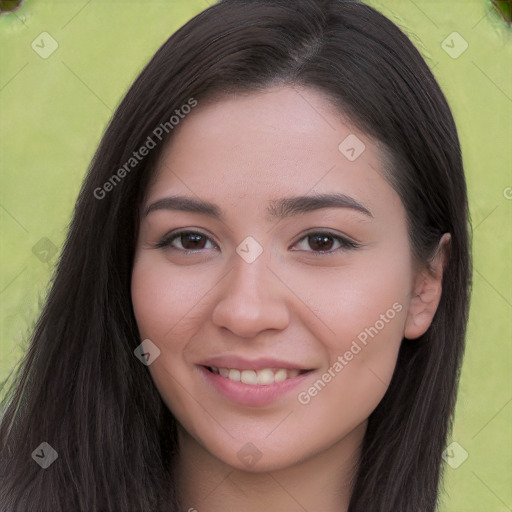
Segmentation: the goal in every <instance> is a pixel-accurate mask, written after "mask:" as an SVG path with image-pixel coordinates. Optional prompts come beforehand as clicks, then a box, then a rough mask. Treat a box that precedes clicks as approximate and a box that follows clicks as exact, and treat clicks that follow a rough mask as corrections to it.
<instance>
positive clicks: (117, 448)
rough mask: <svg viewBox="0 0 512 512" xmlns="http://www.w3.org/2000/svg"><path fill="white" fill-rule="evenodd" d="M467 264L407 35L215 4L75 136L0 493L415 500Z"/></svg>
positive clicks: (126, 501)
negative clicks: (70, 178) (83, 164)
mask: <svg viewBox="0 0 512 512" xmlns="http://www.w3.org/2000/svg"><path fill="white" fill-rule="evenodd" d="M470 266H471V261H470V256H469V241H468V213H467V198H466V186H465V180H464V174H463V168H462V160H461V155H460V147H459V142H458V137H457V132H456V128H455V124H454V121H453V118H452V115H451V113H450V109H449V107H448V105H447V103H446V100H445V98H444V96H443V94H442V92H441V90H440V89H439V86H438V85H437V83H436V81H435V79H434V77H433V75H432V73H431V72H430V70H429V69H428V67H427V65H426V64H425V62H424V60H423V59H422V57H421V56H420V54H419V53H418V51H417V50H416V49H415V48H414V46H413V45H412V44H411V42H410V41H409V40H408V39H407V37H406V36H405V35H404V34H403V33H402V32H401V31H400V30H399V29H398V28H397V27H396V26H395V25H394V24H393V23H391V22H390V21H389V20H388V19H386V18H385V17H384V16H382V15H381V14H379V13H378V12H377V11H375V10H373V9H372V8H370V7H368V6H366V5H364V4H362V3H360V2H357V1H343V0H299V1H297V0H294V1H292V0H258V1H250V0H223V1H221V2H220V3H219V4H217V5H215V6H212V7H211V8H209V9H207V10H206V11H204V12H203V13H201V14H200V15H199V16H197V17H196V18H194V19H193V20H191V21H190V22H189V23H188V24H187V25H185V26H184V27H183V28H182V29H180V30H179V31H178V32H177V33H176V34H174V35H173V36H172V37H171V38H170V39H169V40H168V41H167V42H166V43H165V44H164V45H163V46H162V47H161V48H160V50H159V51H158V52H157V53H156V55H155V56H154V57H153V59H152V60H151V61H150V63H149V64H148V65H147V67H146V68H145V69H144V70H143V72H142V73H141V75H140V76H139V77H138V79H137V80H136V81H135V83H134V84H133V86H132V88H131V89H130V90H129V92H128V94H127V95H126V97H125V98H124V100H123V101H122V102H121V104H120V106H119V108H118V109H117V111H116V113H115V115H114V117H113V119H112V121H111V123H110V125H109V127H108V129H107V131H106V133H105V135H104V137H103V140H102V141H101V144H100V146H99V149H98V151H97V153H96V155H95V157H94V160H93V162H92V164H91V167H90V170H89V173H88V175H87V178H86V180H85V182H84V184H83V187H82V190H81V193H80V196H79V198H78V201H77V205H76V210H75V214H74V219H73V222H72V224H71V227H70V231H69V235H68V238H67V240H66V243H65V246H64V248H63V252H62V256H61V259H60V261H59V265H58V268H57V272H56V275H55V279H54V283H53V286H52V290H51V293H50V295H49V297H48V300H47V303H46V305H45V308H44V310H43V313H42V315H41V317H40V320H39V322H38V325H37V327H36V330H35V332H34V335H33V339H32V343H31V346H30V350H29V352H28V354H27V356H26V358H25V361H24V362H23V364H22V366H21V368H20V372H19V376H18V380H17V382H16V384H15V386H14V388H13V391H12V394H11V395H10V396H9V397H8V403H7V406H6V410H5V413H4V415H3V419H2V423H1V427H0V440H1V463H0V464H1V465H0V476H1V482H2V483H1V484H0V499H1V504H2V510H8V511H36V510H52V511H64V510H80V511H91V510H105V511H114V510H115V511H125V510H126V511H128V510H137V511H142V510H145V511H150V510H151V511H153V510H194V509H196V510H198V511H199V512H203V511H214V510H235V509H239V508H240V509H244V510H249V511H250V510H289V511H292V510H304V509H306V510H311V511H316V510H322V511H331V510H333V511H334V510H337V511H350V512H356V511H361V512H363V511H364V512H367V511H379V512H384V511H387V512H391V511H393V512H397V511H403V512H410V511H412V510H414V511H433V510H435V508H436V504H437V500H438V488H439V483H440V477H441V454H442V451H443V449H444V446H445V444H446V440H447V435H448V432H449V428H450V422H451V418H452V414H453V409H454V404H455V396H456V388H457V382H458V375H459V369H460V364H461V358H462V353H463V345H464V336H465V329H466V323H467V311H468V301H469V287H470ZM42 443H47V444H42ZM38 458H39V459H40V460H39V465H38V464H35V463H34V461H35V462H38V461H37V459H38ZM32 459H33V460H32Z"/></svg>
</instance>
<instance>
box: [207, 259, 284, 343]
mask: <svg viewBox="0 0 512 512" xmlns="http://www.w3.org/2000/svg"><path fill="white" fill-rule="evenodd" d="M234 257H235V258H236V259H237V261H235V263H234V266H233V267H232V268H231V270H230V272H229V273H228V274H227V275H226V277H225V279H223V280H222V281H221V283H220V285H221V287H220V288H219V295H218V297H217V303H216V305H215V307H214V310H213V313H212V321H213V323H214V324H215V325H217V326H218V327H222V328H225V329H228V330H229V331H231V332H232V333H233V334H234V335H236V336H239V337H242V338H254V337H255V336H257V335H258V334H259V333H261V332H263V331H266V330H283V329H285V328H286V327H287V326H288V325H289V321H290V313H289V309H288V305H287V301H286V291H287V290H286V288H285V287H284V286H283V284H282V283H281V282H280V281H279V279H277V277H276V275H275V274H274V273H273V271H272V270H271V269H270V268H269V267H268V265H267V261H266V259H264V258H263V257H260V258H258V259H257V260H256V261H254V262H252V263H247V262H245V261H244V260H242V259H241V258H239V257H238V255H236V256H234Z"/></svg>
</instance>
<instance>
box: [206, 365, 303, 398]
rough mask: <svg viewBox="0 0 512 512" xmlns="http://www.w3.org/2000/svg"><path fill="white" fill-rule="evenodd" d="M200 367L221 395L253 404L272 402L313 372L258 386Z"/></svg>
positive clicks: (207, 379) (301, 382)
mask: <svg viewBox="0 0 512 512" xmlns="http://www.w3.org/2000/svg"><path fill="white" fill-rule="evenodd" d="M198 368H199V371H200V372H201V374H202V375H203V377H204V378H205V379H206V381H207V382H208V383H209V384H210V385H211V386H212V387H213V388H214V389H215V390H216V391H218V392H219V393H220V394H221V395H223V396H225V397H226V398H228V399H229V400H232V401H233V402H237V403H239V404H241V405H252V406H263V405H268V404H271V403H272V402H274V401H275V400H277V399H278V398H279V397H281V396H282V395H284V394H286V393H288V392H289V391H292V390H293V389H295V388H297V387H298V386H300V385H301V384H303V383H304V381H305V379H307V378H308V377H309V375H310V374H311V373H312V372H307V373H303V374H300V375H297V376H296V377H292V378H291V379H286V380H283V381H282V382H274V383H273V384H269V385H268V386H258V385H251V384H244V383H243V382H236V381H234V380H230V379H228V378H226V377H222V375H219V374H217V373H212V372H211V371H210V370H208V369H206V368H205V367H204V366H198Z"/></svg>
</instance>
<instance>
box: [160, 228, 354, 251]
mask: <svg viewBox="0 0 512 512" xmlns="http://www.w3.org/2000/svg"><path fill="white" fill-rule="evenodd" d="M184 234H198V235H201V236H204V237H205V238H206V239H207V241H209V242H211V243H212V244H213V245H214V246H215V248H216V249H218V248H219V245H220V244H218V243H217V242H216V241H215V239H214V238H213V237H212V236H211V235H209V234H207V233H204V232H203V231H202V230H201V229H199V228H180V229H176V230H174V231H171V232H169V233H167V234H166V235H164V236H163V237H162V238H161V239H160V241H159V242H157V243H156V244H153V247H154V248H156V249H161V248H166V247H170V248H171V249H172V250H176V251H179V252H181V253H184V254H191V253H194V254H197V253H200V252H202V251H203V250H204V249H197V250H193V249H180V248H178V247H173V246H172V245H171V242H172V241H173V240H175V239H176V238H178V237H179V236H180V235H184ZM312 235H327V236H329V237H331V238H333V239H334V240H336V241H338V243H339V244H340V245H341V247H338V248H337V249H331V250H327V251H306V250H301V249H298V251H302V252H306V253H310V254H315V255H318V256H323V255H329V254H337V253H338V252H339V251H348V250H351V249H358V248H359V247H361V243H360V242H357V241H356V240H354V239H352V238H351V237H348V236H346V235H343V234H341V233H336V232H333V231H331V230H330V229H328V228H312V229H310V230H308V231H307V232H306V233H302V234H301V235H299V237H298V238H297V239H296V240H295V241H294V242H293V244H292V245H291V246H290V247H291V248H292V249H291V250H294V249H293V247H294V246H295V245H297V244H298V243H299V242H302V241H303V240H304V239H306V238H307V237H309V236H312Z"/></svg>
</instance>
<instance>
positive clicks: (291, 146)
mask: <svg viewBox="0 0 512 512" xmlns="http://www.w3.org/2000/svg"><path fill="white" fill-rule="evenodd" d="M352 149H354V151H351V150H352ZM347 150H349V151H348V152H347ZM359 153H360V154H359ZM354 156H356V158H355V159H354V158H353V157H354ZM384 165H385V156H384V152H383V151H382V150H381V148H380V147H379V146H378V145H377V144H376V143H375V142H374V141H372V140H371V139H370V138H369V137H368V136H367V135H365V134H364V133H361V132H360V131H358V130H356V129H355V128H354V127H353V126H351V124H350V123H348V122H347V120H346V119H345V118H344V116H343V115H342V113H341V112H340V111H339V110H338V109H337V108H336V107H335V106H334V105H333V103H332V102H331V101H330V100H329V99H328V98H327V97H326V96H325V95H323V94H322V93H320V92H318V91H316V90H314V89H310V88H299V87H295V86H294V87H287V86H282V87H276V88H272V89H268V90H265V91H262V92H252V93H244V94H237V95H231V96H228V97H224V98H221V99H219V100H217V101H209V102H207V103H206V102H205V103H204V104H201V102H200V101H199V104H198V106H197V107H196V108H195V109H194V110H193V112H192V113H191V114H189V115H188V116H187V117H186V118H185V119H184V120H183V121H181V124H180V125H179V126H178V127H177V128H176V129H175V131H174V132H173V137H172V139H171V141H170V143H169V144H168V145H167V147H166V148H165V149H164V151H163V153H162V156H161V158H160V161H159V165H158V168H157V171H156V173H155V176H154V179H153V181H152V184H151V186H150V189H149V194H148V195H149V196H150V198H152V199H155V198H156V199H158V197H159V196H160V195H165V193H170V192H171V191H172V192H173V193H176V192H179V193H188V194H192V195H196V196H199V197H201V198H205V199H206V198H208V199H213V200H215V199H216V198H217V199H218V200H225V201H226V200H228V199H229V198H238V199H241V200H244V201H245V205H246V206H249V204H253V203H254V204H262V203H266V204H268V203H269V202H270V201H272V200H273V199H274V198H281V197H284V196H290V195H306V194H308V193H331V192H333V191H334V192H339V193H344V194H349V195H351V196H353V197H355V198H372V197H373V198H374V199H376V200H377V201H378V198H379V197H380V198H381V199H382V200H383V201H389V200H390V196H392V195H393V194H394V191H393V190H392V189H391V188H390V187H389V185H388V184H387V182H386V181H385V179H384V178H383V167H384ZM395 196H396V194H395ZM394 200H396V197H395V198H394ZM238 204H239V203H238Z"/></svg>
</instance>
